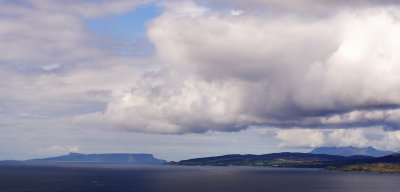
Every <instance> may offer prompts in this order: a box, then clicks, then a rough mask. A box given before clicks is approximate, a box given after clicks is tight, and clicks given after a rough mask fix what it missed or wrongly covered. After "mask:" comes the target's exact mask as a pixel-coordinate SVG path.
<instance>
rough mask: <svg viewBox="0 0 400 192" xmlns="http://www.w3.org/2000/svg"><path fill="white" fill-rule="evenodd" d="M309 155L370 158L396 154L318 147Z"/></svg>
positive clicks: (374, 150) (370, 148)
mask: <svg viewBox="0 0 400 192" xmlns="http://www.w3.org/2000/svg"><path fill="white" fill-rule="evenodd" d="M310 153H314V154H328V155H341V156H353V155H365V156H372V157H383V156H386V155H391V154H394V153H396V152H393V151H380V150H377V149H375V148H373V147H365V148H358V147H318V148H315V149H314V150H312V151H311V152H310Z"/></svg>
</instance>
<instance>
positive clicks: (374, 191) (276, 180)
mask: <svg viewBox="0 0 400 192" xmlns="http://www.w3.org/2000/svg"><path fill="white" fill-rule="evenodd" d="M399 181H400V175H398V174H393V175H391V174H375V173H341V172H325V171H320V170H318V169H289V168H260V167H182V166H163V165H158V166H154V165H151V166H141V165H99V164H97V165H89V164H80V165H78V164H75V165H70V164H53V165H49V164H48V165H43V164H36V165H21V164H8V165H5V164H2V165H0V191H10V192H12V191H44V192H47V191H49V192H50V191H134V192H161V191H162V192H200V191H201V192H208V191H215V192H224V191H227V192H250V191H251V192H252V191H271V192H280V191H282V192H292V191H293V192H313V191H323V192H345V191H352V192H395V191H400V182H399Z"/></svg>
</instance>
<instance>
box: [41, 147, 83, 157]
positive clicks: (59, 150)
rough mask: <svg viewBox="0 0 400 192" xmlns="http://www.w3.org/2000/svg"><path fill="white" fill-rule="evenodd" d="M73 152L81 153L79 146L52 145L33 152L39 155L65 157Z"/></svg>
mask: <svg viewBox="0 0 400 192" xmlns="http://www.w3.org/2000/svg"><path fill="white" fill-rule="evenodd" d="M71 152H79V146H75V145H74V146H61V145H52V146H50V147H48V148H44V149H38V150H36V151H34V152H33V154H37V155H65V154H68V153H71Z"/></svg>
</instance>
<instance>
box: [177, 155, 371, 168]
mask: <svg viewBox="0 0 400 192" xmlns="http://www.w3.org/2000/svg"><path fill="white" fill-rule="evenodd" d="M370 159H374V157H371V156H350V157H345V156H340V155H326V154H312V153H288V152H285V153H271V154H265V155H238V154H234V155H223V156H217V157H205V158H197V159H189V160H183V161H179V162H177V163H176V164H178V165H212V166H272V167H299V168H301V167H304V168H325V167H328V166H334V165H339V164H340V165H345V164H354V163H355V162H359V161H364V160H370Z"/></svg>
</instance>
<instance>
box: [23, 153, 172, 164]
mask: <svg viewBox="0 0 400 192" xmlns="http://www.w3.org/2000/svg"><path fill="white" fill-rule="evenodd" d="M28 161H30V162H66V163H67V162H82V163H128V164H163V163H166V161H165V160H162V159H157V158H155V157H154V156H153V155H152V154H129V153H111V154H82V153H70V154H68V155H63V156H58V157H49V158H43V159H31V160H28Z"/></svg>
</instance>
